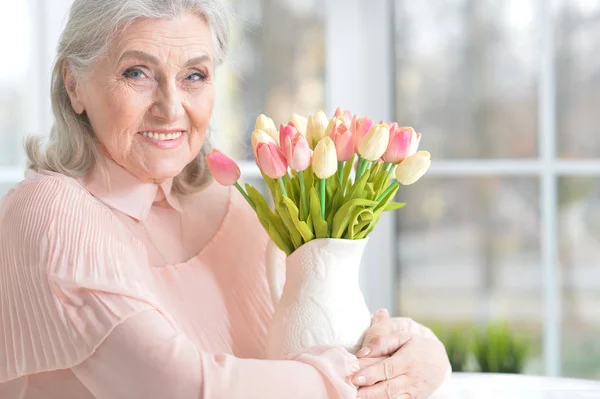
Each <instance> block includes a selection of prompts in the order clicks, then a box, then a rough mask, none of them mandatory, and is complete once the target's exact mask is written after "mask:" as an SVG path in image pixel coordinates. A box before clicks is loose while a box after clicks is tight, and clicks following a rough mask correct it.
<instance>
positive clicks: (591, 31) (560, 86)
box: [556, 0, 600, 158]
mask: <svg viewBox="0 0 600 399" xmlns="http://www.w3.org/2000/svg"><path fill="white" fill-rule="evenodd" d="M556 20H557V27H556V46H557V47H556V48H557V54H556V57H557V58H556V73H557V83H556V84H557V87H556V92H557V96H556V113H557V135H558V136H557V139H558V148H559V154H560V156H562V157H566V158H572V157H576V158H598V157H600V141H599V140H598V126H600V113H599V112H598V104H600V58H599V57H598V53H599V52H600V23H598V22H599V21H600V1H585V0H561V1H560V8H559V11H558V17H557V19H556Z"/></svg>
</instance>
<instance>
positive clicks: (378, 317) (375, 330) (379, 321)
mask: <svg viewBox="0 0 600 399" xmlns="http://www.w3.org/2000/svg"><path fill="white" fill-rule="evenodd" d="M392 329H393V322H392V319H391V318H390V314H389V313H388V311H387V310H386V309H379V310H378V311H377V312H376V313H375V315H374V316H373V318H372V319H371V327H369V329H368V330H367V332H366V333H365V336H364V338H363V347H362V348H361V350H360V351H358V353H357V354H356V356H357V357H365V356H369V352H370V351H371V349H370V348H369V347H368V346H367V345H366V344H367V343H368V342H369V341H371V340H373V339H374V338H376V337H378V336H382V335H387V334H390V333H391V332H392ZM375 357H376V356H375Z"/></svg>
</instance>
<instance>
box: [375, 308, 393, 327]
mask: <svg viewBox="0 0 600 399" xmlns="http://www.w3.org/2000/svg"><path fill="white" fill-rule="evenodd" d="M389 319H390V313H389V312H388V311H387V309H379V310H378V311H377V312H375V314H374V315H373V317H372V318H371V327H373V326H376V325H377V324H384V323H387V322H388V321H389Z"/></svg>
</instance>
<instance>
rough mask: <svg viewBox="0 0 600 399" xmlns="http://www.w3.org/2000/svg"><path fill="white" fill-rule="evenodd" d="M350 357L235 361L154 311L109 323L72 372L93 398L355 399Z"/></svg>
mask: <svg viewBox="0 0 600 399" xmlns="http://www.w3.org/2000/svg"><path fill="white" fill-rule="evenodd" d="M354 367H356V368H357V367H358V363H357V361H356V359H355V358H354V357H353V356H351V355H349V354H347V353H346V352H345V351H343V350H341V349H336V348H323V349H319V350H318V353H312V354H302V355H298V356H295V357H294V359H293V360H283V361H266V360H251V359H238V358H235V357H233V356H229V355H213V354H209V353H201V352H199V351H198V350H197V349H196V347H195V346H194V344H193V343H192V342H191V341H190V340H188V339H187V338H186V337H185V336H184V335H182V334H180V333H178V332H177V331H175V330H174V329H173V328H172V327H171V326H170V324H169V323H167V322H166V321H165V320H164V319H163V317H162V316H161V315H160V313H158V312H156V311H151V310H149V311H143V312H140V313H138V314H137V315H135V316H133V317H131V318H130V319H128V320H126V321H125V322H123V323H122V324H120V325H118V326H117V327H115V329H114V330H113V331H112V333H111V334H110V335H109V336H108V337H107V338H106V340H105V341H104V342H103V343H102V344H101V345H100V346H99V347H98V349H97V350H96V352H95V353H94V354H93V355H92V356H90V357H89V358H88V359H87V360H85V361H84V362H83V363H81V364H79V365H77V366H75V367H73V368H72V370H73V372H74V374H75V375H76V376H77V377H78V378H79V379H80V380H81V381H82V383H83V384H84V385H85V386H86V387H87V388H88V389H89V390H90V391H91V392H92V394H93V395H94V396H95V397H96V398H98V399H109V398H110V399H119V398H123V399H125V398H127V399H142V398H143V399H147V398H178V399H200V398H210V399H219V398H224V399H225V398H227V399H236V398H262V399H269V398H273V399H275V398H277V399H279V398H284V397H288V398H307V399H308V398H311V399H318V398H323V399H325V398H340V399H341V398H355V397H356V388H354V387H353V386H352V385H351V384H350V383H349V378H348V376H350V374H351V373H352V372H353V371H356V369H355V368H354Z"/></svg>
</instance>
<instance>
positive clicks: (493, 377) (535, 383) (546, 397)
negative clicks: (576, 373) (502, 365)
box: [430, 373, 600, 399]
mask: <svg viewBox="0 0 600 399" xmlns="http://www.w3.org/2000/svg"><path fill="white" fill-rule="evenodd" d="M500 398H502V399H505V398H506V399H589V398H594V399H600V381H595V380H578V379H571V378H551V377H538V376H527V375H516V374H492V373H453V374H452V378H451V379H450V381H448V383H447V384H445V385H444V386H442V387H441V388H440V390H438V391H437V392H436V393H435V394H434V395H432V396H431V397H430V399H500Z"/></svg>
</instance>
